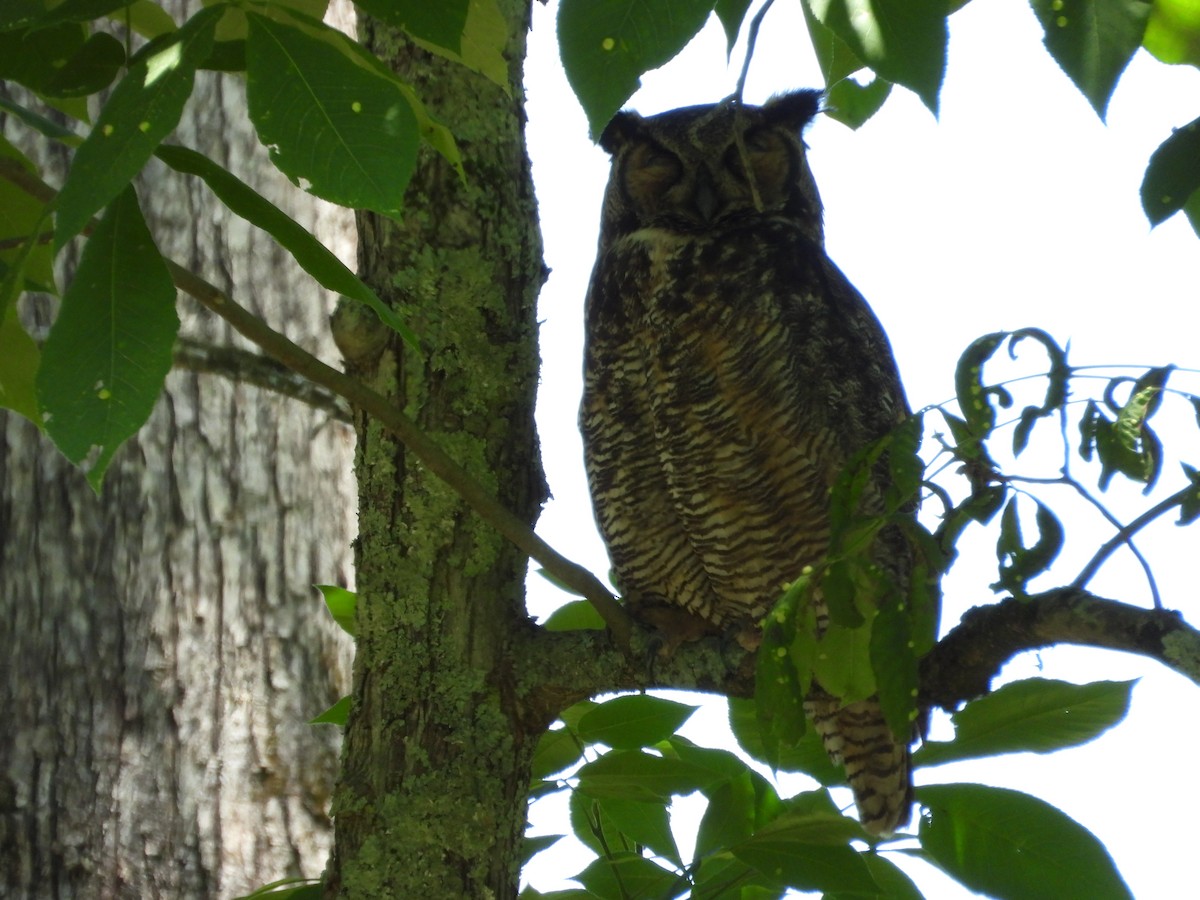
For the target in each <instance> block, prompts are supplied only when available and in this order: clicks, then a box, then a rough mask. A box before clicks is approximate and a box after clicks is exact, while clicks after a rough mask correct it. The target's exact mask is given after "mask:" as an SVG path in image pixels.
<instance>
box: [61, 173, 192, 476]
mask: <svg viewBox="0 0 1200 900" xmlns="http://www.w3.org/2000/svg"><path fill="white" fill-rule="evenodd" d="M178 330H179V317H178V316H177V315H176V313H175V285H174V284H173V283H172V281H171V275H170V273H169V272H168V271H167V267H166V264H165V263H163V261H162V257H161V256H159V253H158V248H156V247H155V246H154V240H153V238H151V236H150V231H149V229H147V228H146V223H145V221H143V219H142V213H141V210H140V209H139V208H138V201H137V195H136V194H135V193H134V191H133V188H132V187H126V188H125V190H124V191H122V192H121V194H120V196H119V197H118V198H117V199H116V200H115V201H114V202H113V203H112V204H110V205H109V208H108V211H107V212H106V213H105V215H104V218H103V219H101V221H100V224H99V225H97V227H96V230H95V233H94V234H93V235H92V236H91V238H90V239H89V240H88V242H87V244H86V245H85V246H84V249H83V256H82V258H81V259H80V261H79V269H78V270H77V271H76V273H75V278H74V280H73V281H72V282H71V284H70V286H69V287H68V288H67V291H66V293H65V294H64V295H63V300H62V308H61V309H60V310H59V313H58V319H57V320H56V321H55V323H54V327H53V328H52V329H51V330H50V336H49V337H48V338H47V339H46V344H45V347H44V348H43V350H42V365H41V368H40V370H39V371H38V381H37V385H38V397H39V400H40V403H41V408H42V411H43V415H44V416H45V422H46V432H47V433H48V434H49V435H50V437H51V438H52V439H53V440H54V443H55V444H56V445H57V446H58V448H59V450H61V451H62V453H63V455H64V456H66V457H67V459H69V460H71V462H73V463H75V464H76V465H80V466H83V467H84V468H85V469H87V472H88V482H89V483H90V484H91V485H92V488H93V489H95V490H97V491H98V490H99V489H100V482H101V479H102V478H103V477H104V471H105V469H107V468H108V464H109V462H110V461H111V460H112V456H113V454H114V453H115V452H116V451H117V448H118V447H119V446H120V445H121V444H122V443H123V442H124V441H125V440H126V439H127V438H129V437H130V436H131V435H133V434H134V432H136V431H137V430H138V429H139V428H140V427H141V426H142V423H144V422H145V421H146V419H147V418H148V417H149V415H150V412H151V410H152V409H153V408H154V402H155V401H156V400H157V399H158V395H159V394H160V393H161V392H162V385H163V379H164V378H166V375H167V372H168V371H170V369H171V359H172V349H173V347H174V345H175V335H176V333H177V332H178Z"/></svg>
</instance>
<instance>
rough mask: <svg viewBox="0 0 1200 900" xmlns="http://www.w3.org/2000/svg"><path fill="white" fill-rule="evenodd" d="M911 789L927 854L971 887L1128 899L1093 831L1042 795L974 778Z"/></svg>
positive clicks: (1036, 899) (1031, 895)
mask: <svg viewBox="0 0 1200 900" xmlns="http://www.w3.org/2000/svg"><path fill="white" fill-rule="evenodd" d="M916 794H917V802H918V803H920V804H921V806H922V807H923V808H924V813H923V814H922V816H921V825H920V829H919V837H920V841H921V847H922V849H923V850H924V851H925V855H926V857H927V858H928V859H929V860H930V861H931V862H933V863H934V864H936V865H937V866H938V867H939V868H940V869H942V870H943V871H945V872H946V873H947V874H948V875H950V876H951V877H953V878H955V879H957V880H958V881H960V882H961V883H962V884H964V885H966V886H967V887H968V888H970V889H971V890H974V891H979V892H981V893H984V894H987V895H989V896H993V897H1001V898H1011V900H1017V898H1020V900H1062V898H1064V897H1087V898H1088V900H1132V897H1133V895H1132V894H1131V893H1130V892H1129V888H1128V887H1127V886H1126V885H1125V882H1124V881H1123V880H1122V878H1121V875H1120V873H1119V872H1118V871H1117V867H1116V866H1115V865H1114V863H1113V861H1112V858H1111V857H1110V856H1109V855H1108V851H1107V850H1105V849H1104V845H1103V844H1101V843H1100V841H1099V840H1097V839H1096V836H1095V835H1093V834H1092V833H1091V832H1090V831H1088V830H1087V829H1086V828H1084V827H1083V826H1082V825H1080V824H1079V823H1078V822H1075V821H1074V820H1073V819H1071V818H1070V817H1068V816H1067V815H1066V814H1065V813H1063V812H1062V811H1060V810H1058V809H1055V808H1054V807H1053V806H1051V805H1050V804H1048V803H1046V802H1044V801H1042V800H1038V799H1036V798H1035V797H1030V796H1029V795H1027V794H1022V793H1020V792H1019V791H1011V790H1007V789H1003V788H995V787H986V786H984V785H978V784H938V785H927V786H925V787H921V788H918V789H917V792H916Z"/></svg>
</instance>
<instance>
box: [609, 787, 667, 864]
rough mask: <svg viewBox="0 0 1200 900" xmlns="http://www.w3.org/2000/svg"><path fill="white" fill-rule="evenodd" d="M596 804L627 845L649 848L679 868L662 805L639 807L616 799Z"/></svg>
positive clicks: (665, 808) (639, 803)
mask: <svg viewBox="0 0 1200 900" xmlns="http://www.w3.org/2000/svg"><path fill="white" fill-rule="evenodd" d="M599 803H600V809H601V810H603V812H604V815H605V816H606V817H607V818H608V821H609V822H610V823H612V827H614V828H616V829H617V830H618V831H619V832H621V834H623V835H625V837H627V838H628V839H629V840H630V841H632V842H633V843H635V844H637V845H639V846H644V847H648V848H650V849H651V850H652V851H654V852H655V853H656V854H658V855H659V856H661V857H662V858H663V859H666V860H670V861H671V862H673V863H675V864H676V865H677V866H680V867H682V866H683V861H682V860H681V859H680V858H679V848H678V847H676V846H675V836H674V835H673V834H672V833H671V818H670V816H669V815H668V813H667V807H666V806H665V805H664V804H663V803H661V802H655V803H641V802H638V801H637V800H622V799H620V798H617V797H605V798H603V799H602V800H600V801H599Z"/></svg>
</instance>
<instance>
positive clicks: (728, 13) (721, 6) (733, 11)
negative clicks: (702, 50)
mask: <svg viewBox="0 0 1200 900" xmlns="http://www.w3.org/2000/svg"><path fill="white" fill-rule="evenodd" d="M751 2H752V0H717V2H716V5H715V6H713V12H715V13H716V14H717V18H718V19H719V20H720V22H721V27H722V28H724V29H725V43H726V50H725V52H726V54H727V55H732V54H733V45H734V44H736V43H737V38H738V33H739V32H740V31H741V30H742V22H744V21H745V19H746V10H748V9H749V8H750V3H751Z"/></svg>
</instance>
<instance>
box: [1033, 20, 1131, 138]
mask: <svg viewBox="0 0 1200 900" xmlns="http://www.w3.org/2000/svg"><path fill="white" fill-rule="evenodd" d="M1031 5H1032V6H1033V11H1034V12H1035V13H1036V14H1037V17H1038V21H1039V22H1041V23H1042V30H1043V31H1044V32H1045V37H1044V38H1043V43H1045V45H1046V49H1047V50H1048V51H1049V52H1050V55H1051V56H1053V57H1054V59H1055V61H1056V62H1057V63H1058V64H1059V65H1060V66H1062V69H1063V71H1064V72H1066V73H1067V76H1068V77H1069V78H1070V79H1071V80H1072V81H1073V82H1075V86H1076V87H1077V88H1079V90H1080V92H1081V93H1082V94H1083V95H1084V96H1085V97H1087V99H1088V102H1089V103H1091V104H1092V108H1093V109H1095V110H1096V114H1097V115H1098V116H1100V118H1101V119H1103V118H1104V115H1105V112H1106V111H1107V109H1108V100H1109V98H1110V97H1111V96H1112V92H1113V88H1115V87H1116V86H1117V80H1118V79H1119V78H1120V77H1121V73H1122V72H1124V71H1125V67H1126V66H1127V65H1129V60H1130V59H1132V58H1133V54H1134V53H1136V52H1137V50H1138V48H1139V47H1140V46H1141V45H1142V34H1143V32H1145V30H1146V21H1147V19H1148V18H1149V17H1150V8H1151V3H1150V2H1149V0H1032V4H1031Z"/></svg>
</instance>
